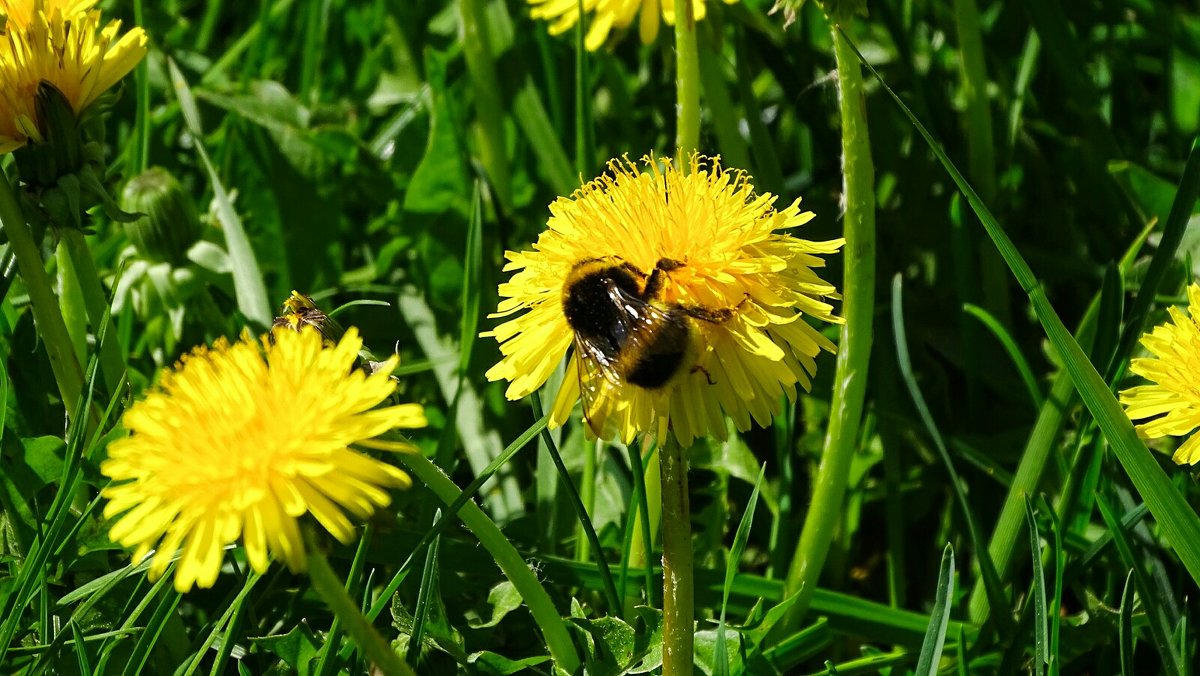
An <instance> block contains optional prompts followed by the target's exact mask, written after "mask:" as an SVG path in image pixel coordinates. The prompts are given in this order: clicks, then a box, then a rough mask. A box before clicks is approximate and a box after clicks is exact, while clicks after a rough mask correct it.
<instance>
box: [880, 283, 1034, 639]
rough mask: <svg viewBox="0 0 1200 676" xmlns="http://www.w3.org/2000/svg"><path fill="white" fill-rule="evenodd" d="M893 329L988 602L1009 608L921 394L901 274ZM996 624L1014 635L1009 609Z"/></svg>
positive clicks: (894, 298)
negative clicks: (908, 333)
mask: <svg viewBox="0 0 1200 676" xmlns="http://www.w3.org/2000/svg"><path fill="white" fill-rule="evenodd" d="M892 332H893V334H894V336H895V339H896V358H897V360H898V361H899V363H900V375H901V376H902V377H903V378H904V384H905V385H907V386H908V392H909V394H910V395H911V396H912V400H913V405H914V406H916V407H917V412H918V413H919V414H920V416H921V421H922V422H923V423H924V424H925V429H926V431H928V432H929V436H930V437H931V438H932V439H933V443H934V445H935V446H936V447H937V449H938V455H939V456H940V457H941V459H942V463H943V464H944V465H945V466H946V473H947V474H948V475H949V476H950V483H951V485H952V486H953V488H954V496H955V498H956V499H957V501H958V506H959V508H960V509H962V512H963V519H964V520H965V521H966V523H967V532H968V534H969V536H970V539H971V547H972V548H974V549H975V553H976V557H977V558H978V559H979V572H980V574H981V575H982V576H983V585H984V589H985V590H986V591H987V595H988V601H989V603H991V606H992V608H998V609H1007V608H1008V599H1007V598H1005V595H1004V587H1003V586H1001V584H1000V577H999V576H998V575H997V574H996V567H995V565H994V564H993V563H992V556H991V554H989V553H988V549H987V544H986V543H985V542H984V540H983V535H982V534H981V533H980V532H979V525H978V524H977V523H976V522H975V515H974V514H973V513H972V512H971V506H970V504H969V503H968V502H967V495H966V493H965V492H964V491H963V485H962V481H961V480H960V479H959V477H958V471H957V470H955V469H954V463H953V461H951V459H950V451H949V450H947V448H946V442H945V441H943V440H942V435H941V433H940V432H938V429H937V424H936V423H934V421H933V414H932V413H930V412H929V406H927V405H926V404H925V397H924V396H923V395H922V394H921V388H920V387H918V386H917V378H916V375H914V374H913V369H912V360H911V359H909V355H908V338H907V337H906V336H905V331H904V279H903V277H901V275H900V273H896V276H895V277H893V278H892ZM993 617H994V618H995V620H996V624H997V626H998V628H999V629H1000V633H1001V634H1002V635H1004V636H1009V635H1011V634H1012V630H1013V621H1012V617H1010V616H1009V613H1008V611H1007V610H1004V611H1003V612H997V613H994V614H993Z"/></svg>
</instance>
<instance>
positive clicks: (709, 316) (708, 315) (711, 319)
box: [681, 294, 750, 324]
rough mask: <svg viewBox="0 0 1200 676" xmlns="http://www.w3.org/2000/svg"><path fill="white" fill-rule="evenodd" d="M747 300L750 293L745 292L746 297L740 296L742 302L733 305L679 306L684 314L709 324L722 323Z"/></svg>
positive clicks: (731, 316) (734, 313)
mask: <svg viewBox="0 0 1200 676" xmlns="http://www.w3.org/2000/svg"><path fill="white" fill-rule="evenodd" d="M749 301H750V294H746V297H745V298H742V302H740V303H738V304H737V305H734V306H733V307H723V308H719V309H716V310H713V309H711V308H706V307H704V306H702V305H683V306H681V307H682V308H683V312H684V314H686V315H687V316H689V317H691V318H693V319H699V320H701V321H705V322H708V323H709V324H724V323H725V322H727V321H729V320H730V319H733V316H734V315H736V314H737V312H738V310H741V309H742V306H743V305H745V304H746V303H748V302H749Z"/></svg>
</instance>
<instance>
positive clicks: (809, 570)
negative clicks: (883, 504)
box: [784, 23, 875, 628]
mask: <svg viewBox="0 0 1200 676" xmlns="http://www.w3.org/2000/svg"><path fill="white" fill-rule="evenodd" d="M832 28H833V44H834V54H835V57H836V59H837V72H838V94H839V96H838V104H839V107H840V109H841V118H842V155H843V171H844V176H843V191H844V193H845V202H846V217H845V236H846V246H845V248H844V250H843V251H844V256H845V270H846V272H845V281H844V282H843V284H844V289H843V291H842V293H843V297H844V301H843V304H842V312H843V315H844V316H845V318H846V323H845V324H844V325H843V326H842V330H841V339H840V341H839V345H838V356H837V371H836V373H835V374H834V390H833V403H832V408H831V411H832V414H831V415H830V420H829V428H828V431H827V433H826V435H825V447H824V449H823V451H822V454H821V464H820V466H819V467H818V468H817V475H816V477H815V478H814V480H813V497H812V504H811V505H810V506H809V509H808V514H806V515H805V517H804V529H803V530H802V531H801V534H800V540H799V541H798V542H797V543H796V552H795V555H794V556H793V558H792V565H791V567H790V568H789V570H788V575H787V580H786V581H785V583H784V594H785V598H786V597H788V596H791V595H793V594H799V597H798V599H797V600H796V603H795V604H794V605H793V606H792V608H791V610H790V611H789V613H788V616H787V619H786V621H785V622H784V625H785V627H789V628H796V627H798V626H799V622H800V620H801V619H802V618H803V616H804V613H805V612H806V611H807V610H808V605H809V603H810V602H811V601H812V595H813V592H814V591H816V589H817V579H818V578H819V576H820V574H821V568H822V567H823V566H824V565H825V557H826V555H827V554H828V553H829V545H830V543H831V542H832V540H833V531H834V527H835V526H836V525H837V523H838V519H839V518H840V517H841V515H842V511H843V504H842V502H843V498H844V497H845V494H846V482H847V481H848V479H849V473H850V463H851V460H852V459H853V457H854V450H855V448H856V446H857V441H858V436H859V425H860V423H861V421H862V411H863V400H864V399H865V397H866V386H867V365H868V362H869V359H870V354H871V338H872V322H873V320H874V314H875V313H874V310H875V168H874V165H873V163H872V160H871V145H870V139H869V138H868V136H867V110H866V103H865V101H864V99H863V82H862V71H861V70H860V69H859V65H858V58H857V57H856V56H855V55H854V50H853V49H851V47H850V46H849V45H848V44H847V42H846V40H845V39H844V38H843V37H842V35H841V32H840V31H839V30H838V28H837V25H836V23H835V24H834V25H833V27H832Z"/></svg>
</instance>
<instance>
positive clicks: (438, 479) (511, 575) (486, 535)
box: [396, 453, 580, 673]
mask: <svg viewBox="0 0 1200 676" xmlns="http://www.w3.org/2000/svg"><path fill="white" fill-rule="evenodd" d="M396 457H397V458H398V459H399V460H400V461H401V462H403V463H404V465H405V466H406V467H408V469H409V470H410V471H411V472H412V473H413V474H414V475H416V477H417V478H418V479H420V480H421V481H422V482H423V483H424V484H425V485H426V486H427V487H428V488H429V490H431V491H433V493H434V494H435V495H437V496H438V498H439V499H440V500H441V501H442V502H445V503H446V504H447V505H450V504H453V503H454V501H455V499H457V498H458V496H459V495H461V494H462V491H461V490H460V489H459V487H458V486H456V485H455V484H454V482H453V481H451V480H450V479H449V478H448V477H447V476H446V475H445V474H443V473H442V470H441V469H439V468H438V466H437V465H434V464H433V463H432V462H430V460H429V459H428V458H426V457H425V456H423V455H421V454H419V453H402V454H398V455H397V456H396ZM458 517H459V518H460V519H462V522H463V523H464V524H466V526H467V528H470V529H471V532H472V533H474V534H475V537H477V538H479V543H480V544H481V545H483V548H484V549H486V550H487V551H488V553H489V554H491V556H492V558H493V559H494V560H495V561H496V565H498V566H500V570H502V571H504V574H505V575H506V576H507V577H508V580H509V581H510V582H512V583H513V586H514V587H516V589H517V592H518V593H519V594H520V595H521V598H522V599H524V600H525V605H527V606H529V612H530V613H531V614H532V615H533V620H534V622H536V623H537V625H538V627H539V628H540V629H541V630H542V637H543V638H544V639H545V641H546V646H547V647H548V648H549V649H550V655H551V657H553V658H554V661H555V662H556V663H557V664H558V666H559V667H560V668H561V669H562V670H563V671H565V672H567V673H575V670H576V669H578V668H579V665H580V661H579V654H578V653H577V652H575V644H574V643H572V642H571V635H570V634H569V633H568V632H567V625H566V623H565V622H563V619H562V616H561V615H559V613H558V609H557V608H555V607H554V601H552V600H551V599H550V595H549V594H548V593H546V589H545V588H544V587H542V584H541V583H540V582H538V579H537V576H536V575H534V573H533V571H532V570H530V569H529V565H528V564H526V563H525V559H524V558H522V557H521V553H520V552H518V551H517V548H516V547H513V545H512V543H511V542H509V541H508V538H506V537H504V534H503V533H501V532H500V529H499V528H498V527H497V526H496V524H495V523H493V522H492V520H491V519H489V518H488V517H487V515H486V514H484V513H483V510H481V509H480V508H479V506H478V505H476V504H475V503H474V502H469V501H468V502H467V503H466V504H465V505H463V506H462V509H460V510H459V512H458Z"/></svg>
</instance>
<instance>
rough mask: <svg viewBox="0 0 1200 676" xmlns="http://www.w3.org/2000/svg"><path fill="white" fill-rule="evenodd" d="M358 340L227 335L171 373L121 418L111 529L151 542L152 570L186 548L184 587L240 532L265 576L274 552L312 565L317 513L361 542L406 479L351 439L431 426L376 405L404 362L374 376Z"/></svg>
mask: <svg viewBox="0 0 1200 676" xmlns="http://www.w3.org/2000/svg"><path fill="white" fill-rule="evenodd" d="M361 346H362V340H361V339H360V338H359V337H358V332H357V330H355V329H354V328H353V327H352V328H350V329H349V330H348V331H347V332H346V335H345V337H344V338H343V339H342V340H341V342H339V343H338V344H337V345H336V346H333V347H325V346H323V344H322V337H321V334H320V333H318V332H317V331H315V330H311V329H304V330H301V331H292V330H289V329H276V330H275V331H274V332H273V340H268V339H267V338H266V337H264V338H263V340H262V341H261V345H260V343H259V341H256V340H254V339H253V338H252V337H251V336H250V335H249V334H248V333H247V334H244V335H243V337H242V339H241V340H240V341H238V342H236V343H233V344H230V343H228V342H227V341H224V340H220V341H218V342H217V343H216V344H215V345H214V346H213V347H212V349H207V348H204V347H201V348H199V349H197V350H196V351H194V352H192V354H190V355H188V356H187V357H184V359H183V360H182V361H180V363H179V364H178V365H177V366H176V368H175V369H174V370H173V371H170V370H168V371H164V373H163V375H162V380H161V382H160V383H159V385H158V387H157V388H155V389H154V390H152V391H151V392H150V393H149V394H147V395H146V397H145V398H144V399H142V400H141V401H138V402H137V403H135V404H134V405H133V406H132V407H130V409H129V410H128V411H126V413H125V416H124V418H123V422H124V425H125V428H126V429H127V430H129V431H130V433H131V434H130V436H128V437H125V438H123V439H120V440H117V441H115V442H113V443H112V444H110V445H109V447H108V459H107V460H105V461H104V462H103V463H102V464H101V466H100V471H101V472H103V473H104V474H105V475H107V476H108V477H109V478H111V479H112V480H113V484H112V485H110V486H109V487H108V488H106V489H104V492H103V495H104V496H105V497H107V498H108V500H109V502H108V505H107V506H105V508H104V515H105V516H106V517H108V518H115V521H114V523H113V525H112V529H111V531H110V536H111V537H112V539H113V540H114V541H116V542H119V543H120V544H122V545H124V546H126V547H133V548H136V551H135V553H134V559H135V560H140V559H142V558H144V557H145V556H146V555H147V554H149V553H150V551H151V550H155V554H154V558H153V560H152V562H151V564H150V576H151V577H152V578H156V577H158V576H159V575H162V573H163V572H164V571H165V570H166V568H167V566H168V564H169V563H170V562H171V560H172V558H173V557H174V556H175V554H176V552H178V551H180V549H182V553H181V554H180V559H179V565H178V567H177V569H176V573H175V588H176V589H178V590H179V591H181V592H184V591H187V590H189V589H191V588H192V586H193V585H198V586H200V587H210V586H212V585H213V583H214V582H215V581H216V578H217V573H218V572H219V571H220V569H221V561H222V558H223V551H224V548H225V546H226V545H228V544H231V543H233V542H235V541H237V540H238V539H239V538H240V539H241V540H242V542H243V543H244V545H245V548H246V559H247V561H248V562H249V563H250V567H251V568H253V569H254V570H256V571H259V572H262V571H264V570H266V568H267V564H268V561H269V558H270V557H271V556H275V557H278V558H280V559H282V560H283V562H284V563H286V564H287V566H288V567H289V568H290V569H292V570H293V571H298V570H301V569H303V568H304V564H305V555H304V540H303V538H302V537H301V534H300V525H299V519H300V517H302V516H304V515H305V514H311V515H312V516H313V517H314V518H315V519H316V521H317V522H319V523H320V524H321V525H322V526H323V527H324V528H325V529H326V530H328V531H329V532H330V533H331V534H333V536H334V537H336V538H337V539H338V540H340V541H342V542H345V543H349V542H351V541H352V540H353V539H354V534H355V526H354V523H353V522H352V521H351V520H350V519H349V518H347V515H346V513H347V512H348V513H349V514H351V515H353V516H354V517H355V518H356V519H366V518H367V517H369V516H370V515H371V514H372V513H373V512H374V510H375V509H377V508H380V507H384V506H386V505H387V504H388V503H389V501H390V496H389V495H388V491H387V489H388V488H394V487H407V486H408V485H409V484H410V483H411V481H410V479H409V478H408V475H407V474H405V473H404V472H402V471H400V470H399V469H397V468H396V467H393V466H392V465H389V464H387V463H384V462H381V461H379V460H376V459H374V458H371V457H369V456H367V455H365V454H363V453H360V452H358V451H356V450H354V447H361V448H372V449H382V450H389V451H410V450H413V449H412V447H411V446H410V445H408V444H406V443H401V442H395V441H387V440H382V439H378V438H377V437H379V436H380V435H383V434H385V433H387V432H389V431H391V430H393V429H397V428H413V427H422V426H424V425H425V415H424V412H423V411H422V409H421V407H420V406H419V405H416V404H402V405H395V406H385V407H383V408H376V406H377V405H378V404H380V403H381V402H383V401H384V400H386V399H387V398H388V397H389V396H390V395H391V394H392V392H393V391H394V390H395V387H396V383H395V381H394V380H393V379H392V378H391V377H390V373H391V370H392V369H393V368H394V367H395V365H396V360H395V357H393V358H392V360H391V361H389V362H388V364H387V366H388V367H390V368H386V369H384V370H383V371H382V372H379V373H376V374H374V375H367V374H366V373H365V372H364V371H363V370H361V369H358V368H355V363H356V361H357V359H358V350H359V348H360V347H361Z"/></svg>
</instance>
